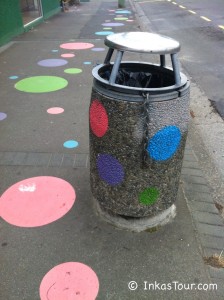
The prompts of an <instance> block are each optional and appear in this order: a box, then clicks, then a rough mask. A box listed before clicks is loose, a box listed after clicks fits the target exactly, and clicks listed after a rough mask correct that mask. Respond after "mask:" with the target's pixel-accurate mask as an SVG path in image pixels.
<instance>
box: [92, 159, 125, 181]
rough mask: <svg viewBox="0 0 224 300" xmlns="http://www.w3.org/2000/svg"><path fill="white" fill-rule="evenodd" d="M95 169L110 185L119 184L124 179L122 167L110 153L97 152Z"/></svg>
mask: <svg viewBox="0 0 224 300" xmlns="http://www.w3.org/2000/svg"><path fill="white" fill-rule="evenodd" d="M97 169H98V174H99V176H100V178H101V179H102V180H103V181H105V182H106V183H108V184H110V185H112V186H115V185H118V184H120V183H121V182H122V181H123V179H124V169H123V167H122V165H121V164H120V163H119V161H118V160H117V159H116V158H114V157H113V156H112V155H109V154H99V155H98V158H97Z"/></svg>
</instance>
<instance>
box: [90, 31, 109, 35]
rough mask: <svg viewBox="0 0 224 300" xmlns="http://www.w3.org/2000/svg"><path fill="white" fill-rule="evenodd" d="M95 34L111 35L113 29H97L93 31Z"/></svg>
mask: <svg viewBox="0 0 224 300" xmlns="http://www.w3.org/2000/svg"><path fill="white" fill-rule="evenodd" d="M95 34H96V35H111V34H114V32H113V31H97V32H95Z"/></svg>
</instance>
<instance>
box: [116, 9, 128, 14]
mask: <svg viewBox="0 0 224 300" xmlns="http://www.w3.org/2000/svg"><path fill="white" fill-rule="evenodd" d="M115 13H116V14H131V11H130V10H117V11H115Z"/></svg>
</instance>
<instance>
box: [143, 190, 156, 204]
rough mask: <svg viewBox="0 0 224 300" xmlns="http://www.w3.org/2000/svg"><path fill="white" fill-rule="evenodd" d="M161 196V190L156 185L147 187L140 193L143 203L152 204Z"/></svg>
mask: <svg viewBox="0 0 224 300" xmlns="http://www.w3.org/2000/svg"><path fill="white" fill-rule="evenodd" d="M158 197H159V191H158V189H157V188H155V187H151V188H147V189H145V190H144V191H143V192H141V193H140V194H139V202H140V203H141V204H143V205H152V204H154V203H155V202H156V200H157V199H158Z"/></svg>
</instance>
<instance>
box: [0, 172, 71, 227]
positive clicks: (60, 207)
mask: <svg viewBox="0 0 224 300" xmlns="http://www.w3.org/2000/svg"><path fill="white" fill-rule="evenodd" d="M75 197H76V194H75V190H74V189H73V187H72V186H71V185H70V184H69V183H68V182H66V181H65V180H63V179H61V178H56V177H50V176H40V177H33V178H28V179H25V180H22V181H20V182H17V183H16V184H14V185H12V186H11V187H10V188H8V189H7V190H6V191H5V192H4V193H3V195H2V196H1V198H0V211H1V217H2V218H3V219H4V220H5V221H6V222H8V223H10V224H12V225H15V226H19V227H37V226H43V225H46V224H49V223H51V222H54V221H56V220H58V219H59V218H61V217H63V216H64V215H65V214H66V213H67V212H68V211H69V210H70V209H71V208H72V206H73V204H74V202H75Z"/></svg>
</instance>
